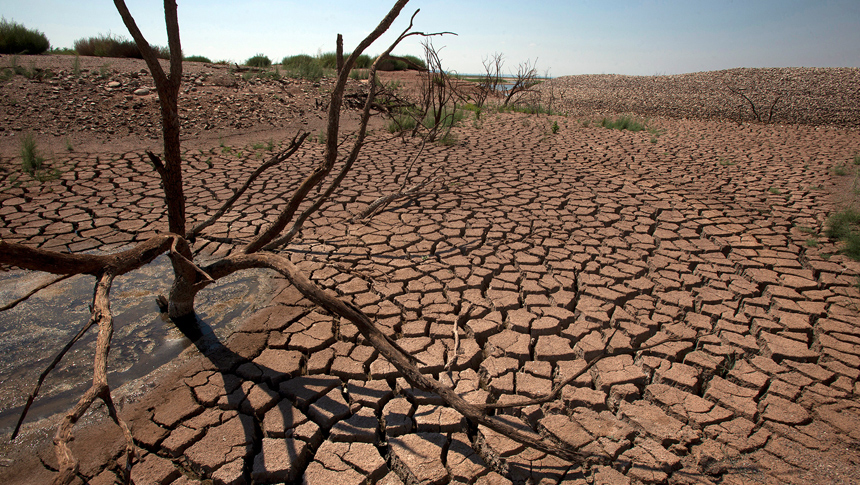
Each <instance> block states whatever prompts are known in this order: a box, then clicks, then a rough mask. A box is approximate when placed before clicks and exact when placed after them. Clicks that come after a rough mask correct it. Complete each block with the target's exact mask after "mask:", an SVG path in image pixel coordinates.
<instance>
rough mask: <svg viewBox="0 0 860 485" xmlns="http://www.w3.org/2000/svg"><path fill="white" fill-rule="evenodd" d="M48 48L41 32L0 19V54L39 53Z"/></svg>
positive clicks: (49, 46) (47, 43)
mask: <svg viewBox="0 0 860 485" xmlns="http://www.w3.org/2000/svg"><path fill="white" fill-rule="evenodd" d="M50 48H51V43H50V42H48V38H47V37H45V34H43V33H42V32H40V31H38V30H34V29H28V28H27V27H24V26H23V25H22V24H19V23H17V22H13V21H10V20H6V19H5V18H4V19H0V54H41V53H43V52H45V51H47V50H48V49H50Z"/></svg>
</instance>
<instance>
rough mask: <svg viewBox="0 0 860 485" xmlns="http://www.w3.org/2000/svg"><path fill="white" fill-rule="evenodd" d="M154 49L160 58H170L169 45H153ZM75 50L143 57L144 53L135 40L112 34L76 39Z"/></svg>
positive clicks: (89, 54) (98, 54) (100, 55)
mask: <svg viewBox="0 0 860 485" xmlns="http://www.w3.org/2000/svg"><path fill="white" fill-rule="evenodd" d="M152 50H154V51H155V55H156V56H157V57H159V58H160V59H170V49H168V48H167V47H162V46H157V45H156V46H152ZM75 52H77V53H78V54H79V55H82V56H95V57H128V58H133V59H143V54H141V53H140V49H138V48H137V44H135V43H134V41H132V40H128V39H126V38H125V37H122V36H113V35H111V34H107V35H104V34H99V35H98V36H96V37H89V38H83V39H78V40H76V41H75Z"/></svg>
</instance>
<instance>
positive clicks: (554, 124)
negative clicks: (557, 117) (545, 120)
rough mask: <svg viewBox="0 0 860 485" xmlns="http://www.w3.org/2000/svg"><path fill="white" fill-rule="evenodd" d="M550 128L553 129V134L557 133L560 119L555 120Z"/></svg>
mask: <svg viewBox="0 0 860 485" xmlns="http://www.w3.org/2000/svg"><path fill="white" fill-rule="evenodd" d="M550 129H551V130H552V134H553V135H555V134H556V133H558V121H553V122H552V127H551V128H550Z"/></svg>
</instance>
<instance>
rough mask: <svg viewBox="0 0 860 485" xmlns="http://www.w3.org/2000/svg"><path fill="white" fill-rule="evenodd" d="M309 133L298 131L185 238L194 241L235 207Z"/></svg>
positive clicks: (291, 153)
mask: <svg viewBox="0 0 860 485" xmlns="http://www.w3.org/2000/svg"><path fill="white" fill-rule="evenodd" d="M308 135H310V133H308V132H305V133H297V134H296V136H294V137H293V139H292V141H290V144H289V146H288V147H287V148H286V149H285V150H282V151H281V152H279V153H276V154H275V155H272V158H270V159H269V160H268V161H267V162H266V163H264V164H262V165H260V166H259V167H257V169H256V170H254V172H253V173H252V174H251V175H250V176H248V180H246V181H245V183H244V184H243V185H242V186H241V187H240V188H239V190H236V191H234V192H233V195H232V196H231V197H230V198H229V199H227V200H226V201H225V202H224V204H223V205H222V206H221V208H220V209H218V210H217V211H216V212H215V214H213V215H212V217H210V218H209V219H207V220H205V221H203V222H201V223H200V224H198V225H196V226H194V228H193V229H191V230H190V231H188V232H187V233H185V238H186V239H188V240H190V241H193V240H194V238H195V237H197V235H198V234H200V232H201V231H203V230H204V229H206V228H207V227H209V226H211V225H212V224H214V223H215V222H216V221H218V219H220V218H221V217H222V216H223V215H224V214H225V213H226V212H227V211H228V210H230V208H231V207H233V204H235V203H236V201H237V200H239V198H240V197H242V194H244V193H245V191H246V190H248V187H250V186H251V184H252V183H254V181H255V180H257V178H258V177H259V176H260V175H262V174H263V172H265V171H266V170H268V169H269V168H271V167H274V166H275V165H278V164H280V163H282V162H283V161H284V160H286V159H288V158H290V157H291V156H293V154H294V153H296V151H297V150H298V149H299V147H301V146H302V143H304V141H305V139H306V138H307V137H308Z"/></svg>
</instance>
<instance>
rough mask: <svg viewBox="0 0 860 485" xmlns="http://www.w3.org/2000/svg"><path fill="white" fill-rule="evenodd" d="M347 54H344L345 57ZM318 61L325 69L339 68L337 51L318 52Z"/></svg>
mask: <svg viewBox="0 0 860 485" xmlns="http://www.w3.org/2000/svg"><path fill="white" fill-rule="evenodd" d="M347 55H348V54H344V55H343V57H344V59H346V57H347ZM317 61H319V64H320V66H322V68H323V69H337V52H321V53H319V54H317Z"/></svg>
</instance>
